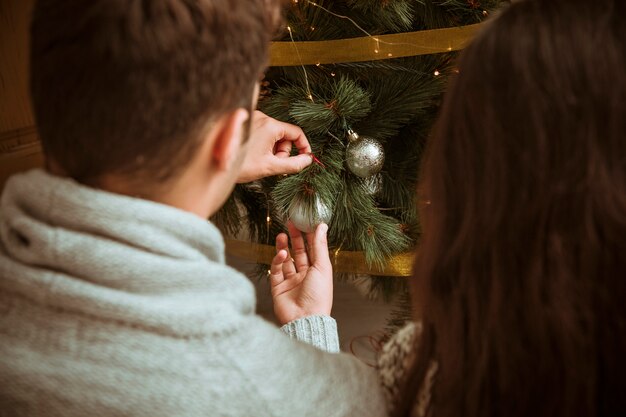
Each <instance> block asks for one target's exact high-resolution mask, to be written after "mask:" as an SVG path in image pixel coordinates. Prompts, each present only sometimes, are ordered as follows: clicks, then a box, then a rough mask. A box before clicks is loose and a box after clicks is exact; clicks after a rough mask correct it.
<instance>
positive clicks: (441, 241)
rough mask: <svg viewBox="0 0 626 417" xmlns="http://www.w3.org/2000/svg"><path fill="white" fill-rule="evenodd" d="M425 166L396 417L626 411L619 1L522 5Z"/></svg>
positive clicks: (622, 20)
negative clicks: (411, 316)
mask: <svg viewBox="0 0 626 417" xmlns="http://www.w3.org/2000/svg"><path fill="white" fill-rule="evenodd" d="M459 70H460V73H459V75H458V76H457V77H456V80H454V81H453V84H452V85H451V88H450V90H449V92H448V95H447V97H446V98H445V104H444V107H443V109H442V114H441V116H440V119H439V121H438V123H437V126H436V128H435V131H434V134H433V137H432V139H431V142H430V145H429V149H428V153H427V159H426V161H425V164H424V168H423V176H422V184H421V187H420V194H421V201H422V204H421V207H420V211H421V219H422V223H423V228H424V229H423V230H424V233H423V239H422V241H421V243H420V247H419V251H418V257H417V260H416V263H415V267H414V278H413V280H412V282H411V285H412V294H413V300H414V305H415V306H416V309H417V310H418V311H416V320H418V322H420V324H417V325H412V326H410V327H408V328H407V329H405V330H403V331H401V332H400V334H399V335H398V336H397V337H396V338H395V339H392V342H391V344H390V345H388V346H387V347H386V348H385V351H384V353H383V355H382V356H381V373H382V376H383V380H384V381H385V382H386V385H387V390H388V393H389V394H390V399H391V401H392V408H393V410H394V411H393V415H396V416H410V415H432V416H436V417H444V416H464V415H467V416H478V415H480V416H507V417H515V416H570V415H585V416H600V415H609V414H611V415H618V414H619V415H626V396H625V395H623V393H622V391H623V388H624V384H623V383H622V378H623V375H624V372H625V371H626V368H625V366H624V359H623V356H624V354H625V353H626V300H624V299H625V298H626V279H625V278H626V2H624V1H622V0H593V1H592V0H550V1H545V0H544V1H539V0H526V1H519V2H514V3H513V4H512V5H510V6H509V7H508V8H507V9H506V10H503V11H502V13H501V14H500V15H499V16H498V17H497V18H495V19H494V20H493V21H491V22H490V23H489V24H488V26H487V27H486V28H485V29H484V30H483V32H482V33H481V34H480V35H479V36H478V38H476V39H475V40H474V42H473V43H472V44H471V45H470V46H469V47H468V48H467V49H466V50H465V51H464V52H463V54H462V57H461V59H460V62H459Z"/></svg>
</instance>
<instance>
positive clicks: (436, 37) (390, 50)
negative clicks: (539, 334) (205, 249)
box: [0, 24, 481, 277]
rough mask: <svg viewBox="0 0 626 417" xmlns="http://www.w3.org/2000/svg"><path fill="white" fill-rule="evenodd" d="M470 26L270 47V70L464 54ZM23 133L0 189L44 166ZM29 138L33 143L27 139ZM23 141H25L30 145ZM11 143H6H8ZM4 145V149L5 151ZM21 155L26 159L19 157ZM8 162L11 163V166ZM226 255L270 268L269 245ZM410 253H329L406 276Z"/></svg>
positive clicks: (353, 268) (9, 147) (0, 153)
mask: <svg viewBox="0 0 626 417" xmlns="http://www.w3.org/2000/svg"><path fill="white" fill-rule="evenodd" d="M480 26H481V24H474V25H468V26H461V27H453V28H446V29H434V30H424V31H418V32H408V33H397V34H390V35H377V36H365V37H360V38H350V39H337V40H329V41H316V42H290V41H287V42H272V43H271V45H270V65H271V66H297V65H315V64H333V63H348V62H363V61H376V60H382V59H391V58H401V57H409V56H418V55H428V54H437V53H446V52H451V51H458V50H460V49H463V48H464V47H465V45H466V44H467V43H468V42H469V41H470V40H471V39H472V38H473V37H474V35H475V34H476V32H477V31H478V30H479V29H480ZM22 130H24V132H21V131H20V132H18V133H19V134H14V133H15V132H17V130H16V131H15V132H5V133H10V134H3V135H1V137H0V142H1V145H2V146H0V159H1V160H3V162H2V164H0V167H1V168H2V169H0V190H1V187H2V183H3V182H4V181H3V180H4V179H5V178H6V177H8V176H9V175H10V174H12V173H14V172H16V171H19V170H23V169H27V168H31V167H34V166H41V165H42V160H43V158H42V155H41V148H40V146H39V143H38V140H37V139H36V133H35V128H34V127H32V128H28V129H22ZM31 137H32V139H30V138H31ZM26 139H29V140H28V141H27V140H26ZM9 142H10V143H9ZM5 145H6V146H5ZM22 154H24V155H22ZM9 162H11V163H9ZM226 251H227V253H228V254H229V255H233V256H236V257H239V258H242V259H245V260H247V261H250V262H255V263H263V264H270V263H271V261H272V258H273V257H274V254H275V248H274V247H273V246H271V245H263V244H258V243H251V242H244V241H239V240H230V239H227V240H226ZM413 258H414V253H401V254H398V255H395V256H392V257H391V258H390V259H389V260H388V262H387V263H386V264H385V266H384V268H382V269H381V268H378V267H377V266H376V265H372V266H371V267H369V266H368V264H367V262H366V260H365V254H364V253H363V252H352V251H336V252H334V253H331V262H332V263H333V267H334V270H335V272H340V273H353V274H368V275H378V276H396V277H407V276H410V275H411V269H412V265H413Z"/></svg>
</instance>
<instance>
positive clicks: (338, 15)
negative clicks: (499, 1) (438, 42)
mask: <svg viewBox="0 0 626 417" xmlns="http://www.w3.org/2000/svg"><path fill="white" fill-rule="evenodd" d="M306 2H307V4H310V5H311V6H314V7H317V8H319V9H321V10H323V11H325V12H326V13H328V14H330V15H332V16H335V17H338V18H340V19H345V20H348V21H349V22H350V23H352V24H353V25H354V26H355V27H356V28H357V29H358V30H360V31H361V32H362V33H364V34H365V35H367V36H368V37H370V38H372V39H373V40H374V41H375V42H376V46H375V49H374V53H376V54H377V53H379V52H380V44H381V43H382V44H384V45H390V46H394V45H396V46H397V45H407V46H416V47H418V48H423V49H431V50H433V51H440V49H439V48H436V47H430V46H428V45H418V44H414V43H408V42H386V41H381V40H380V39H378V38H377V37H375V36H373V35H372V34H371V33H369V32H368V31H367V30H365V29H363V28H362V27H361V26H360V25H359V24H358V23H357V22H355V21H354V20H353V19H352V18H351V17H350V16H345V15H342V14H338V13H335V12H333V11H331V10H329V9H327V8H326V7H324V6H322V5H320V4H317V3H316V2H314V1H312V0H306ZM483 14H484V15H485V16H486V15H487V11H486V10H485V11H483ZM448 50H449V51H452V48H451V47H450V48H448Z"/></svg>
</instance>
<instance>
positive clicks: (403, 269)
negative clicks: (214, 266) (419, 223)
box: [226, 239, 415, 277]
mask: <svg viewBox="0 0 626 417" xmlns="http://www.w3.org/2000/svg"><path fill="white" fill-rule="evenodd" d="M226 253H228V254H229V255H231V256H236V257H238V258H242V259H245V260H246V261H249V262H252V263H259V264H267V265H269V264H271V263H272V259H273V258H274V255H275V254H276V249H275V248H274V246H271V245H263V244H260V243H251V242H247V241H242V240H235V239H226ZM414 256H415V254H414V253H412V252H407V253H401V254H398V255H394V256H392V257H391V258H390V259H389V260H388V261H387V263H386V264H385V267H384V269H381V268H378V267H376V266H375V265H372V266H371V268H370V267H369V266H368V265H367V262H366V261H365V254H364V253H363V252H350V251H335V252H331V253H330V261H331V263H332V264H333V270H334V272H343V273H351V274H367V275H378V276H390V277H408V276H410V275H411V268H412V266H413V257H414Z"/></svg>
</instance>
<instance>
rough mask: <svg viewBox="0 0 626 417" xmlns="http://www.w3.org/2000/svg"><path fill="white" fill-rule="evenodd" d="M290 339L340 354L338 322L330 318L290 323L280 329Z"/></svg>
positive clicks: (303, 319)
mask: <svg viewBox="0 0 626 417" xmlns="http://www.w3.org/2000/svg"><path fill="white" fill-rule="evenodd" d="M280 329H281V330H282V331H283V332H285V333H286V334H288V335H289V337H290V338H292V339H296V340H300V341H301V342H305V343H308V344H310V345H312V346H315V347H316V348H318V349H320V350H323V351H326V352H330V353H338V352H339V336H338V334H337V322H336V321H335V319H333V318H332V317H330V316H308V317H303V318H301V319H298V320H293V321H290V322H289V323H287V324H285V325H284V326H283V327H281V328H280Z"/></svg>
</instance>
